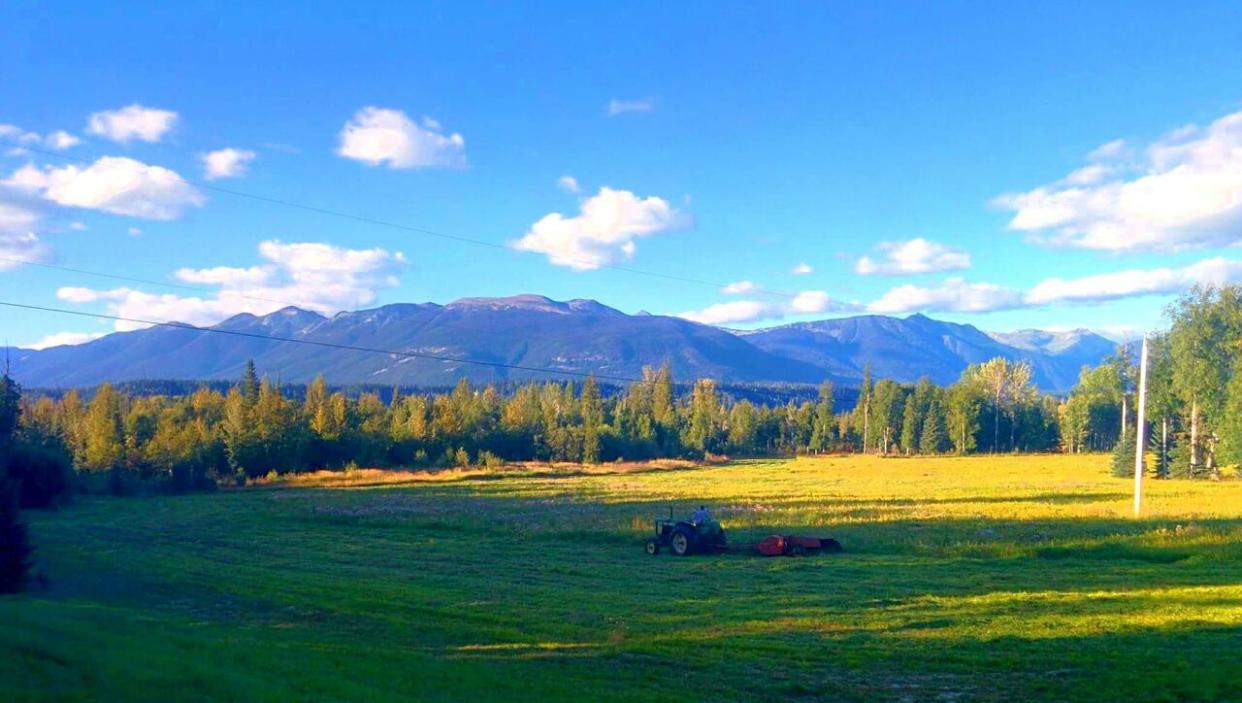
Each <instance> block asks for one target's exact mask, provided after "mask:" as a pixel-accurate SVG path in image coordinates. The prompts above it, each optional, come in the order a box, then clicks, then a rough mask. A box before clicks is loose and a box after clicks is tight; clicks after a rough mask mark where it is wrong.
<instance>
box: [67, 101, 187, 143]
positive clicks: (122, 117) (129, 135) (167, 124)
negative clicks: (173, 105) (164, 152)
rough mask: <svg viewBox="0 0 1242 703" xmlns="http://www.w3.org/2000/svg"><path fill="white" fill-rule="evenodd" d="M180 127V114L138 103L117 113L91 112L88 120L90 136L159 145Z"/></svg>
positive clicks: (87, 125) (87, 128)
mask: <svg viewBox="0 0 1242 703" xmlns="http://www.w3.org/2000/svg"><path fill="white" fill-rule="evenodd" d="M176 124H177V113H175V112H173V111H172V110H157V109H155V108H150V107H143V106H142V105H139V104H137V103H134V104H133V105H127V106H125V107H122V108H120V109H117V110H105V111H103V112H95V113H92V114H91V116H90V117H89V118H88V119H87V121H86V132H87V134H94V135H97V136H100V137H106V138H108V139H111V140H112V141H114V142H121V143H122V144H125V143H128V142H130V141H132V140H134V139H138V140H140V141H144V142H158V141H159V140H161V139H163V138H164V135H166V134H168V133H169V132H170V131H172V129H173V127H174V126H176Z"/></svg>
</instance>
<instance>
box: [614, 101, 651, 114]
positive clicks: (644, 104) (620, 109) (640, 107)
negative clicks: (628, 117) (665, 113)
mask: <svg viewBox="0 0 1242 703" xmlns="http://www.w3.org/2000/svg"><path fill="white" fill-rule="evenodd" d="M653 107H655V101H654V100H652V99H651V98H640V99H638V100H618V99H616V98H613V99H612V100H609V101H608V116H609V117H616V116H617V115H622V114H625V113H627V112H651V108H653Z"/></svg>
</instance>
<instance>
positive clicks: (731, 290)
mask: <svg viewBox="0 0 1242 703" xmlns="http://www.w3.org/2000/svg"><path fill="white" fill-rule="evenodd" d="M756 288H758V286H756V285H755V284H754V282H753V281H736V282H734V283H730V284H729V285H727V286H725V287H724V288H721V289H720V292H721V293H725V294H727V295H742V294H745V293H749V292H751V291H753V290H755V289H756Z"/></svg>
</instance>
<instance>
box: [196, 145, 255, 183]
mask: <svg viewBox="0 0 1242 703" xmlns="http://www.w3.org/2000/svg"><path fill="white" fill-rule="evenodd" d="M254 157H255V153H254V152H253V151H249V150H247V149H234V148H232V147H229V148H227V149H217V150H215V151H209V152H207V153H205V154H199V156H198V158H199V160H200V161H202V162H203V175H204V176H206V178H207V180H209V181H214V180H216V179H217V178H236V177H238V176H242V175H245V173H246V166H247V164H249V163H250V161H252V160H254Z"/></svg>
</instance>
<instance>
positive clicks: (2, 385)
mask: <svg viewBox="0 0 1242 703" xmlns="http://www.w3.org/2000/svg"><path fill="white" fill-rule="evenodd" d="M21 415H22V392H21V387H20V386H18V385H17V382H16V381H14V380H13V378H12V377H11V376H9V372H8V369H5V370H4V374H3V375H0V459H3V457H4V455H5V454H6V453H7V450H8V449H10V448H11V447H12V443H13V441H14V439H15V437H16V435H17V426H18V423H19V422H20V421H21Z"/></svg>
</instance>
